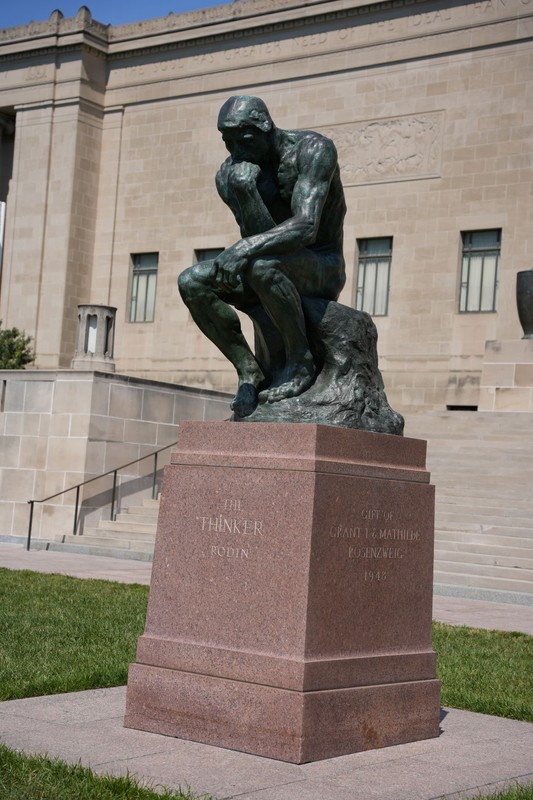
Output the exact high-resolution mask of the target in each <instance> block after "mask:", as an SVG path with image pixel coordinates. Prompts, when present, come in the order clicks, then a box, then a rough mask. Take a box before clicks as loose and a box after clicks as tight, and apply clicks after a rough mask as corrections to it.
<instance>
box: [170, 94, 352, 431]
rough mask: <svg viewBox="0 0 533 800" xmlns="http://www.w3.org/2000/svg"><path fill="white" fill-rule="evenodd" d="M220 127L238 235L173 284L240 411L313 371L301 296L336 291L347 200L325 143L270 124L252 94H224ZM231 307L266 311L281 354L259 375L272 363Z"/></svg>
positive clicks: (284, 391)
mask: <svg viewBox="0 0 533 800" xmlns="http://www.w3.org/2000/svg"><path fill="white" fill-rule="evenodd" d="M218 129H219V131H220V132H221V134H222V138H223V140H224V143H225V145H226V148H227V149H228V151H229V153H230V155H229V157H228V158H227V159H226V161H224V163H223V164H222V166H221V167H220V169H219V171H218V173H217V176H216V185H217V189H218V193H219V195H220V197H221V198H222V200H224V202H225V203H226V204H227V205H228V206H229V208H230V209H231V211H232V212H233V214H234V216H235V219H236V220H237V223H238V225H239V227H240V231H241V237H242V238H241V239H240V240H239V241H238V242H236V243H235V244H233V245H231V247H228V248H227V249H226V250H224V251H223V252H222V253H221V254H220V255H219V256H218V257H217V258H216V259H215V260H214V261H204V262H203V263H201V264H197V265H195V266H193V267H190V268H189V269H188V270H186V271H185V272H183V273H182V274H181V275H180V277H179V281H178V283H179V289H180V292H181V296H182V297H183V300H184V301H185V303H186V304H187V306H188V307H189V310H190V312H191V314H192V317H193V319H194V320H195V322H196V324H197V325H198V327H199V328H200V329H201V330H202V331H203V332H204V333H205V335H206V336H208V337H209V339H211V341H212V342H214V343H215V344H216V345H217V347H218V348H219V349H220V350H221V351H222V353H223V354H224V355H225V356H226V357H227V358H228V359H229V360H230V361H231V363H232V364H233V365H234V367H235V369H236V370H237V374H238V378H239V386H238V390H237V394H236V396H235V399H234V400H233V403H232V409H233V411H234V412H235V413H236V414H237V415H238V416H241V417H245V416H248V415H249V414H251V413H252V412H253V411H254V410H255V408H256V406H257V403H258V399H261V400H264V401H267V402H269V403H274V402H277V401H279V400H283V399H285V398H288V397H295V396H298V395H300V394H301V393H302V392H304V391H305V390H306V389H308V388H309V386H310V385H311V384H312V382H313V380H314V378H315V372H316V365H315V363H314V359H313V355H312V353H311V349H310V346H309V341H308V338H307V333H306V325H305V319H304V313H303V310H302V303H301V299H300V298H301V296H302V295H304V296H306V297H320V298H325V299H328V300H336V299H337V298H338V296H339V293H340V291H341V289H342V288H343V286H344V282H345V271H344V258H343V253H342V225H343V220H344V215H345V212H346V206H345V202H344V193H343V189H342V184H341V181H340V176H339V167H338V164H337V153H336V150H335V146H334V145H333V142H331V140H329V139H326V138H325V137H324V136H321V135H320V134H319V133H313V132H311V131H286V130H281V129H280V128H277V127H276V126H275V125H274V123H273V121H272V118H271V116H270V114H269V112H268V109H267V107H266V105H265V103H264V102H263V101H262V100H261V99H260V98H258V97H247V96H238V97H230V99H229V100H227V101H226V102H225V103H224V105H223V106H222V108H221V110H220V114H219V116H218ZM231 306H235V307H236V308H238V309H240V310H242V311H245V312H246V311H248V310H250V309H253V308H255V307H257V306H262V308H263V309H264V310H265V311H266V314H267V315H268V319H269V321H270V322H271V323H272V324H273V325H274V327H275V329H276V330H277V332H278V333H279V335H280V336H281V340H282V343H283V348H284V353H285V358H284V364H283V365H280V364H278V365H277V369H276V372H275V374H272V372H271V371H270V374H267V370H268V369H269V367H271V366H272V360H270V364H269V366H267V365H266V364H264V363H263V362H262V360H261V358H260V355H259V354H256V355H254V354H253V353H252V351H251V349H250V347H249V346H248V344H247V342H246V340H245V339H244V336H243V335H242V332H241V327H240V323H239V319H238V317H237V314H235V312H234V311H233V309H232V308H231ZM256 323H257V324H258V325H260V324H261V323H259V322H257V320H256ZM263 325H264V323H263ZM264 327H269V325H268V322H267V323H266V326H265V325H264ZM264 333H266V336H264V338H265V339H267V340H268V338H269V336H268V333H267V332H264Z"/></svg>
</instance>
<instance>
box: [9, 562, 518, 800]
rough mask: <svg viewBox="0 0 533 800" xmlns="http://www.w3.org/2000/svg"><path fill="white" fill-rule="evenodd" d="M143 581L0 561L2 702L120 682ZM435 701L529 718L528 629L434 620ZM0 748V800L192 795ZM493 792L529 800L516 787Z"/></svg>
mask: <svg viewBox="0 0 533 800" xmlns="http://www.w3.org/2000/svg"><path fill="white" fill-rule="evenodd" d="M147 599H148V587H146V586H139V585H134V584H133V585H132V584H120V583H113V582H110V581H100V580H80V579H77V578H69V577H64V576H60V575H44V574H40V573H36V572H28V571H16V570H7V569H0V632H1V634H0V635H1V638H0V700H10V699H15V698H22V697H32V696H37V695H44V694H55V693H58V692H71V691H80V690H83V689H95V688H101V687H107V686H120V685H123V684H125V683H126V679H127V669H128V664H129V663H130V662H131V661H133V660H134V658H135V647H136V641H137V637H138V636H139V635H140V634H141V633H142V631H143V627H144V620H145V616H146V605H147ZM433 643H434V647H435V650H436V651H437V653H438V677H439V678H440V679H441V680H442V704H443V705H445V706H446V705H447V706H452V707H455V708H463V709H467V710H471V711H479V712H482V713H484V714H494V715H497V716H505V717H510V718H512V719H518V720H526V721H529V722H533V636H527V635H526V634H521V633H499V632H495V631H484V630H478V629H473V628H464V627H453V626H449V625H442V624H440V623H435V624H434V642H433ZM160 792H161V790H160V789H158V794H155V793H154V792H151V791H150V790H147V789H144V788H142V787H140V786H139V785H138V784H136V782H135V781H131V780H130V779H128V778H101V777H97V776H94V775H93V774H92V773H91V772H90V770H84V769H83V768H81V767H69V766H67V765H66V764H64V763H62V762H60V761H56V760H54V761H49V760H48V759H43V758H40V757H31V758H29V757H26V756H23V755H19V754H16V753H13V751H10V750H8V749H7V748H3V747H0V798H2V800H35V799H36V798H39V800H64V799H65V800H71V798H76V800H78V798H79V799H80V800H93V799H94V800H107V798H108V797H109V798H124V800H152V798H156V797H163V798H165V800H171V798H172V800H190V799H191V798H192V797H193V795H191V794H187V793H185V794H182V793H174V794H172V793H170V794H169V793H167V794H166V795H165V794H163V795H161V793H160ZM492 797H493V798H494V800H533V787H527V788H523V787H517V788H516V789H513V790H510V791H509V792H507V793H500V794H497V795H493V796H492Z"/></svg>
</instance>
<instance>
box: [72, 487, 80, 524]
mask: <svg viewBox="0 0 533 800" xmlns="http://www.w3.org/2000/svg"><path fill="white" fill-rule="evenodd" d="M79 503H80V487H79V486H76V504H75V506H74V525H73V526H72V535H73V536H76V531H77V530H78V506H79Z"/></svg>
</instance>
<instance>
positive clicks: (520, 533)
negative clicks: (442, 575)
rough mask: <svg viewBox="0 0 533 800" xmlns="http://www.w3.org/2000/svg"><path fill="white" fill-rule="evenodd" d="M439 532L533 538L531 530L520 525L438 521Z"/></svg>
mask: <svg viewBox="0 0 533 800" xmlns="http://www.w3.org/2000/svg"><path fill="white" fill-rule="evenodd" d="M436 529H438V530H439V531H448V530H449V531H463V532H464V533H477V534H479V535H480V536H489V535H490V536H515V537H516V538H518V539H529V538H531V537H533V531H532V529H531V528H520V527H519V526H518V525H509V526H505V525H491V524H490V523H473V522H462V523H460V524H457V523H456V524H454V523H452V522H449V523H448V522H441V521H440V520H438V528H437V526H436Z"/></svg>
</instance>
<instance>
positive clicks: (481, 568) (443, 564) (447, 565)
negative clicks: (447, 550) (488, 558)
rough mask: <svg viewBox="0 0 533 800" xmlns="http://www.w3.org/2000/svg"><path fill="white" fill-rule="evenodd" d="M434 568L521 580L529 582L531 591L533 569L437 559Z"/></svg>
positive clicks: (532, 587) (462, 573) (532, 588)
mask: <svg viewBox="0 0 533 800" xmlns="http://www.w3.org/2000/svg"><path fill="white" fill-rule="evenodd" d="M435 569H436V570H438V571H444V572H452V571H453V572H454V573H457V574H460V575H481V576H490V577H494V578H502V579H504V580H505V579H509V580H513V579H514V578H517V580H520V581H523V582H524V583H530V584H531V591H532V592H533V570H531V569H524V568H522V567H499V566H489V565H487V564H473V563H467V564H465V563H462V562H459V561H439V562H438V564H437V563H436V564H435Z"/></svg>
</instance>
